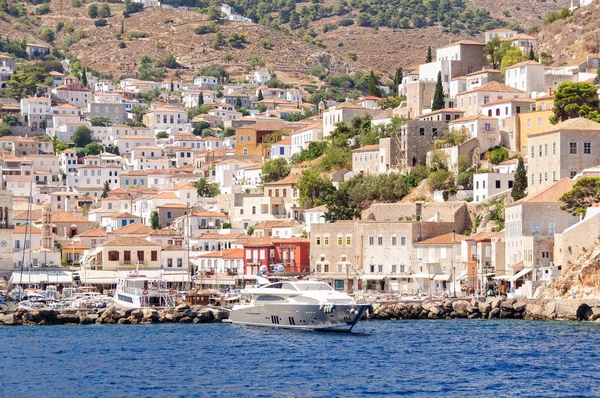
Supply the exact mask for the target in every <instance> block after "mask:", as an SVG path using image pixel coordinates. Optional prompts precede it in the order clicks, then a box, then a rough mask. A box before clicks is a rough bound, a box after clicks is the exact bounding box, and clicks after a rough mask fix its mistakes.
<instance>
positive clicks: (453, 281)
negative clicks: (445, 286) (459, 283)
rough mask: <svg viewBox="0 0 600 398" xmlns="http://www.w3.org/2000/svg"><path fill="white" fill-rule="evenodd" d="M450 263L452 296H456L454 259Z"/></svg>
mask: <svg viewBox="0 0 600 398" xmlns="http://www.w3.org/2000/svg"><path fill="white" fill-rule="evenodd" d="M451 263H452V289H453V290H454V294H453V295H452V297H453V298H456V265H454V261H451Z"/></svg>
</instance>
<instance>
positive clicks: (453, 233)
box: [452, 230, 456, 244]
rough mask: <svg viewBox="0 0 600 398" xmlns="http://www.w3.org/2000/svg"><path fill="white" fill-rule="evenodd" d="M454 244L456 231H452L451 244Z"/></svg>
mask: <svg viewBox="0 0 600 398" xmlns="http://www.w3.org/2000/svg"><path fill="white" fill-rule="evenodd" d="M454 242H456V231H454V230H452V244H454Z"/></svg>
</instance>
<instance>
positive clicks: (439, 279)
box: [433, 274, 451, 281]
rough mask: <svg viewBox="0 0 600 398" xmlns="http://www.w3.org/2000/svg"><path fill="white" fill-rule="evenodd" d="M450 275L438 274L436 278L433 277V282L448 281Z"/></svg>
mask: <svg viewBox="0 0 600 398" xmlns="http://www.w3.org/2000/svg"><path fill="white" fill-rule="evenodd" d="M450 276H451V275H450V274H448V275H446V274H438V275H436V276H434V277H433V280H434V281H447V280H448V279H450Z"/></svg>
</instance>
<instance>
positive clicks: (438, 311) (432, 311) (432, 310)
mask: <svg viewBox="0 0 600 398" xmlns="http://www.w3.org/2000/svg"><path fill="white" fill-rule="evenodd" d="M429 313H430V315H431V314H433V315H435V316H436V317H437V316H439V315H441V314H443V313H444V311H443V310H442V309H441V308H440V307H438V306H431V308H429Z"/></svg>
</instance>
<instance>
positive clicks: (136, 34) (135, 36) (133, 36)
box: [127, 30, 148, 40]
mask: <svg viewBox="0 0 600 398" xmlns="http://www.w3.org/2000/svg"><path fill="white" fill-rule="evenodd" d="M127 37H128V38H129V40H134V39H143V38H145V37H148V35H147V34H146V33H143V32H138V31H136V30H134V31H133V32H129V33H128V34H127Z"/></svg>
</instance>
